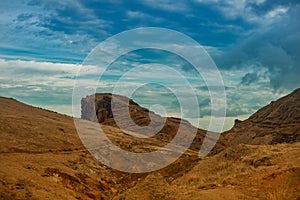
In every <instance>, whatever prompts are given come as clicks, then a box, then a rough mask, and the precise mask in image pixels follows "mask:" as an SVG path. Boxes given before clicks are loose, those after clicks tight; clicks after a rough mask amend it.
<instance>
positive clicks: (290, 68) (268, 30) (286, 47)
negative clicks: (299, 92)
mask: <svg viewBox="0 0 300 200" xmlns="http://www.w3.org/2000/svg"><path fill="white" fill-rule="evenodd" d="M299 18H300V5H296V6H294V7H291V8H289V11H288V12H287V14H286V15H285V16H284V17H282V18H280V19H278V20H275V21H274V22H273V23H272V24H271V25H269V26H268V27H262V28H261V29H260V30H259V31H257V32H256V33H253V34H252V36H250V37H249V38H248V39H246V40H244V41H242V42H240V43H237V44H235V45H233V48H232V49H231V51H230V52H229V53H227V54H224V55H222V56H221V57H219V58H217V60H218V64H219V67H222V68H227V69H228V68H229V69H230V68H247V67H249V66H250V67H251V66H253V65H254V66H256V68H257V69H259V68H267V69H268V71H269V73H268V74H269V75H268V78H269V79H270V84H271V86H272V88H273V89H275V90H284V89H288V90H291V89H294V88H296V87H299V86H300V79H299V74H300V66H299V64H300V23H299ZM257 79H258V77H257V74H256V73H248V74H246V75H245V76H244V78H243V80H242V82H241V83H242V84H246V85H249V84H250V83H252V82H254V81H257Z"/></svg>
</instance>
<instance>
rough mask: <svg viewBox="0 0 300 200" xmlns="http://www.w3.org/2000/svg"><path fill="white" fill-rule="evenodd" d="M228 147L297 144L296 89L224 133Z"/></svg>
mask: <svg viewBox="0 0 300 200" xmlns="http://www.w3.org/2000/svg"><path fill="white" fill-rule="evenodd" d="M224 136H225V137H226V139H227V140H228V142H229V143H230V144H231V145H237V144H277V143H292V142H299V141H300V88H299V89H296V90H294V91H293V92H292V93H291V94H289V95H287V96H285V97H282V98H280V99H278V100H277V101H274V102H271V103H270V104H269V105H267V106H265V107H263V108H261V109H260V110H258V111H257V112H256V113H254V114H253V115H252V116H250V117H249V118H248V119H246V120H245V121H239V120H236V123H235V125H234V126H233V128H232V129H231V130H229V131H227V132H225V133H224Z"/></svg>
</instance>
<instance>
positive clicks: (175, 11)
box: [0, 0, 300, 130]
mask: <svg viewBox="0 0 300 200" xmlns="http://www.w3.org/2000/svg"><path fill="white" fill-rule="evenodd" d="M299 19H300V2H299V1H297V0H286V1H283V0H282V1H279V0H227V1H221V0H206V1H204V0H178V1H171V0H143V1H131V0H128V1H120V0H106V1H95V0H86V1H84V0H66V1H57V0H49V1H38V0H20V1H19V0H10V1H8V0H2V1H1V2H0V38H1V39H0V71H1V73H0V95H1V96H6V97H12V98H16V99H18V100H20V101H23V102H25V103H29V104H31V105H34V106H39V107H42V108H46V109H50V110H54V111H57V112H60V113H64V114H68V115H72V108H71V105H72V91H73V85H74V79H75V78H76V73H77V72H78V70H79V69H80V68H81V67H82V63H83V61H84V59H85V58H86V57H87V56H88V55H89V53H90V52H91V50H92V49H93V48H95V47H96V46H97V45H98V44H99V43H101V42H103V41H104V40H106V39H107V38H109V37H111V36H113V35H115V34H118V33H121V32H122V31H126V30H130V29H133V28H140V27H161V28H168V29H172V30H175V31H178V32H181V33H183V34H186V35H187V36H189V37H191V38H192V39H193V40H195V41H197V42H198V43H199V44H201V45H202V46H203V48H204V49H205V50H206V51H207V52H208V53H209V55H210V56H211V57H212V59H213V60H214V62H215V64H216V66H217V67H218V69H219V71H220V73H221V75H222V78H223V81H224V85H225V91H226V96H227V115H226V125H225V127H224V130H226V129H228V128H230V127H231V126H232V124H233V121H234V119H236V118H239V119H245V118H247V117H248V116H249V115H251V114H252V113H254V112H255V111H256V110H257V109H259V108H261V107H263V106H265V105H267V104H269V103H270V101H273V100H276V99H278V98H279V97H281V96H283V95H286V94H288V93H290V92H291V91H292V90H294V89H295V88H298V87H299V86H300V79H299V74H300V66H299V65H300V21H299ZM151 63H162V64H165V65H169V66H172V67H174V68H176V67H177V69H178V70H181V73H182V74H185V75H186V76H187V77H189V81H190V82H191V84H192V86H193V87H194V88H195V90H196V93H197V97H198V101H199V108H200V111H201V120H200V125H198V124H195V125H198V126H199V127H201V128H207V126H208V121H209V118H210V113H211V111H210V109H211V108H210V105H211V102H210V96H209V93H208V89H207V87H206V85H205V82H204V81H203V79H202V78H201V77H196V78H195V77H194V76H193V74H194V73H193V70H190V69H191V68H192V67H191V66H190V64H189V63H187V62H186V61H185V60H183V59H182V58H180V57H178V56H175V55H172V54H170V53H169V52H164V51H157V50H153V49H146V50H140V51H135V52H132V53H129V54H128V55H126V56H121V57H120V58H118V59H117V60H116V61H115V62H114V63H113V64H112V66H111V67H112V69H116V71H114V73H111V74H108V75H107V76H106V77H103V80H102V81H101V84H100V85H99V86H98V89H97V91H99V92H109V91H111V90H112V88H113V87H114V84H115V82H116V81H117V80H118V79H119V78H120V72H124V70H125V71H126V70H127V69H128V68H134V67H135V66H137V65H141V64H151ZM88 67H89V69H90V70H91V72H94V71H93V69H94V68H95V66H88ZM150 68H151V65H150ZM151 70H152V71H153V70H154V67H153V68H152V69H151ZM95 71H97V70H95ZM118 72H119V73H118ZM91 75H92V74H89V75H87V76H83V77H80V81H82V82H85V83H86V84H88V83H89V80H90V78H91ZM168 80H172V78H169V79H168ZM175 82H176V80H174V84H175ZM126 84H128V85H135V84H136V82H135V81H134V80H132V81H130V80H128V81H127V83H126ZM133 99H134V100H135V101H137V102H138V103H140V104H141V105H143V106H145V107H148V108H149V107H151V105H153V104H161V105H163V106H165V109H166V111H167V113H168V115H174V116H177V115H178V112H180V109H179V108H178V102H176V101H175V100H174V99H176V98H174V95H172V92H171V91H170V90H168V89H167V88H166V87H160V86H157V85H155V84H150V85H146V86H144V87H141V88H139V89H138V90H137V91H136V93H135V94H134V96H133ZM78 115H79V114H78V113H77V114H76V116H78ZM185 118H186V119H188V120H190V121H191V122H192V123H193V120H194V119H193V116H188V115H186V116H185Z"/></svg>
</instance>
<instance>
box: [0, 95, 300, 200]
mask: <svg viewBox="0 0 300 200" xmlns="http://www.w3.org/2000/svg"><path fill="white" fill-rule="evenodd" d="M104 96H107V94H106V95H104ZM102 97H103V96H102ZM288 97H290V98H292V99H295V98H296V97H295V95H294V94H293V93H292V95H291V96H288ZM100 99H101V98H100ZM282 99H283V100H284V101H283V100H282ZM282 99H280V100H279V102H289V103H288V104H285V105H288V106H289V107H292V108H293V109H292V111H295V109H297V106H296V107H295V106H294V104H296V105H298V104H297V103H298V102H299V101H294V102H293V101H292V100H289V98H286V97H284V98H282ZM296 99H297V98H296ZM126 101H127V100H126ZM274 103H276V102H274ZM274 103H273V104H274ZM133 105H134V108H135V109H136V110H137V112H138V113H139V117H137V118H136V119H135V120H138V121H139V120H140V121H139V122H138V123H140V124H141V125H143V124H144V123H141V122H144V121H146V119H147V116H149V111H148V110H146V109H143V108H141V107H139V106H138V105H137V104H133ZM281 105H284V104H281ZM278 107H280V106H278V105H276V107H273V108H272V109H271V108H268V109H266V108H263V109H261V110H260V111H258V114H256V117H255V118H253V121H252V123H256V122H255V120H254V119H260V120H258V121H259V122H260V123H261V121H263V119H265V117H262V118H261V117H259V115H260V112H261V113H266V112H272V111H274V109H275V108H278ZM0 108H1V112H0V137H1V140H0V143H1V146H0V159H1V162H0V199H140V198H141V197H142V198H143V199H217V200H218V199H269V200H274V199H298V197H299V196H300V190H299V189H298V188H300V160H299V156H298V155H299V153H300V143H299V142H297V140H296V141H295V142H294V141H293V143H289V141H285V142H286V144H273V145H244V144H238V145H232V147H229V148H227V149H225V150H223V151H221V150H219V151H217V152H219V153H217V152H216V153H217V154H216V155H214V154H212V155H210V156H208V157H205V158H204V159H203V160H199V159H198V152H197V151H194V150H196V149H197V148H195V149H194V150H193V146H192V147H191V149H190V150H188V151H186V152H185V154H184V155H183V156H182V157H181V158H179V159H178V160H177V161H176V162H175V163H173V164H171V165H170V166H168V167H165V168H163V169H161V170H159V171H156V172H152V173H143V174H130V173H123V172H120V171H116V170H113V169H111V168H108V167H106V166H104V165H103V164H101V163H100V162H99V161H97V160H96V159H95V158H94V157H93V156H92V155H91V154H90V153H89V151H87V150H86V149H85V147H84V146H83V145H82V143H81V140H80V139H79V137H78V135H77V133H76V129H75V126H74V121H73V118H71V117H69V116H66V115H61V114H59V113H55V112H51V111H47V110H43V109H40V108H35V107H32V106H29V105H26V104H23V103H21V102H18V101H16V100H14V99H9V98H3V97H1V98H0ZM298 108H299V107H298ZM282 109H284V108H282ZM285 109H286V110H289V108H285ZM296 111H297V110H296ZM142 112H145V113H144V114H142V115H141V113H142ZM280 112H281V111H280ZM280 112H279V113H280ZM289 112H290V111H289ZM297 112H298V111H297ZM153 114H155V113H153ZM286 114H288V113H287V112H286ZM298 114H299V113H295V114H288V115H289V116H291V118H292V119H297V116H298ZM108 116H110V115H108ZM134 116H138V115H133V118H134ZM271 116H276V115H274V114H272V115H271ZM295 116H296V117H295ZM155 117H157V118H159V117H160V116H155ZM249 119H250V118H249ZM77 120H80V119H77ZM274 120H275V121H276V119H275V118H274ZM166 121H167V125H168V128H167V129H165V127H164V129H163V130H164V131H162V132H160V134H161V135H160V136H159V137H158V136H153V137H150V138H147V140H145V139H144V138H139V139H136V138H134V137H132V136H130V135H128V134H126V133H124V132H123V131H121V130H120V129H119V128H118V127H117V126H116V124H115V123H114V119H113V118H111V117H108V118H105V119H104V120H103V121H102V122H101V127H102V129H103V130H104V132H105V133H106V135H107V136H108V138H110V139H111V140H112V142H114V143H115V144H117V145H119V146H120V147H121V148H123V149H125V150H128V151H134V152H150V151H153V150H155V149H158V148H160V147H161V146H163V145H164V144H165V143H166V142H167V141H168V139H165V140H162V137H161V136H164V135H165V134H167V131H170V130H171V131H170V134H172V130H173V131H174V130H176V123H177V124H178V122H180V121H181V120H180V119H175V118H167V119H166ZM246 121H247V120H246ZM80 122H81V123H82V124H84V126H86V127H88V128H90V129H92V127H93V126H95V124H96V123H97V122H96V123H95V122H91V121H87V120H80ZM98 122H99V121H98ZM183 123H184V124H185V127H189V126H191V125H190V124H189V123H187V122H183ZM243 123H244V122H240V123H239V124H238V125H240V124H243ZM257 123H258V122H257ZM278 123H282V124H284V126H283V125H282V126H280V124H278ZM289 123H290V124H292V125H293V126H291V127H292V128H293V127H297V126H299V122H298V121H297V120H296V121H292V120H291V121H290V120H289V121H288V122H287V121H285V120H283V121H279V122H277V124H276V123H275V124H274V126H278V127H289V126H288V124H289ZM245 125H247V123H245ZM269 126H271V125H269ZM174 127H175V128H174ZM191 128H192V127H191ZM235 128H236V127H235ZM187 130H188V129H187ZM243 130H244V131H246V129H243ZM270 130H271V128H270ZM198 131H199V132H202V131H203V130H198ZM266 133H268V132H266ZM227 134H228V133H227ZM239 134H241V132H239ZM257 134H264V132H257ZM296 134H297V133H296ZM158 135H159V134H158ZM198 137H199V136H198ZM163 138H167V137H163ZM246 142H247V141H246ZM279 142H281V141H279ZM222 144H223V143H221V146H222V147H223V145H222Z"/></svg>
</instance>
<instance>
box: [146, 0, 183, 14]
mask: <svg viewBox="0 0 300 200" xmlns="http://www.w3.org/2000/svg"><path fill="white" fill-rule="evenodd" d="M141 3H143V4H144V5H146V6H148V7H151V8H155V9H158V10H164V11H168V12H187V11H188V10H189V7H188V6H187V3H186V1H182V0H179V1H172V0H144V1H141Z"/></svg>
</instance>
